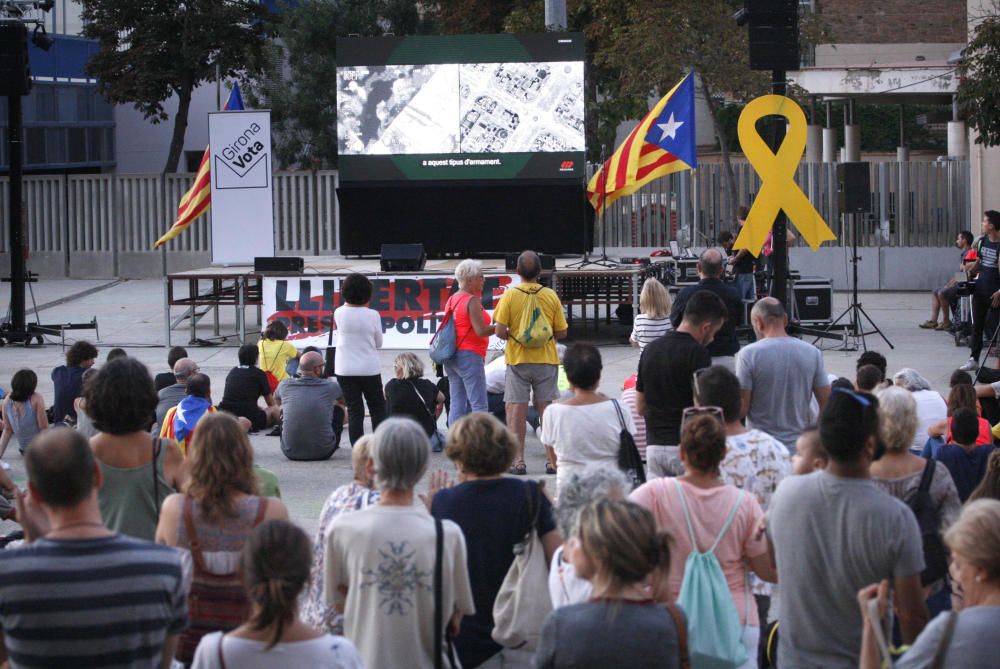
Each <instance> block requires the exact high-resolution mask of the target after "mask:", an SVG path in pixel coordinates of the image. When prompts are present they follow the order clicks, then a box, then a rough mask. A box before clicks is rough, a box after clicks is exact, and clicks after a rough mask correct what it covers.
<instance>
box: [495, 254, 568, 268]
mask: <svg viewBox="0 0 1000 669" xmlns="http://www.w3.org/2000/svg"><path fill="white" fill-rule="evenodd" d="M520 255H521V254H520V253H508V254H506V255H505V256H504V257H503V266H504V268H505V269H506V270H507V271H508V272H516V271H517V259H518V257H519V256H520ZM538 259H539V260H541V261H542V271H543V272H547V271H551V270H554V269H555V268H556V257H555V256H553V255H549V254H548V253H539V254H538Z"/></svg>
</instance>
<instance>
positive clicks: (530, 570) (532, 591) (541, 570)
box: [491, 483, 552, 651]
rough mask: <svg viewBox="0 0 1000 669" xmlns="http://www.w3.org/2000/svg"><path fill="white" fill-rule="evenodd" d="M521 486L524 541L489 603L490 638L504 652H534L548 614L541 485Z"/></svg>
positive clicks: (547, 577)
mask: <svg viewBox="0 0 1000 669" xmlns="http://www.w3.org/2000/svg"><path fill="white" fill-rule="evenodd" d="M531 490H532V486H531V484H530V483H525V492H526V493H527V495H528V514H529V518H531V521H530V522H529V524H528V531H527V533H526V534H525V535H524V540H523V541H521V542H520V543H517V544H515V545H514V548H513V550H514V561H513V562H512V563H511V565H510V569H508V570H507V575H506V576H505V577H504V579H503V583H502V584H501V585H500V591H499V592H498V593H497V598H496V600H495V601H494V603H493V632H492V634H491V636H492V637H493V640H494V641H496V642H497V643H498V644H500V645H501V646H504V647H505V648H516V649H521V650H527V651H533V650H535V649H537V648H538V641H539V639H540V638H541V634H542V623H544V622H545V618H546V616H548V615H549V613H551V612H552V599H551V597H550V596H549V585H548V581H549V573H548V572H549V570H548V564H547V563H546V561H545V549H544V548H543V547H542V540H541V539H540V538H539V536H538V514H539V511H540V510H541V500H540V499H538V497H539V496H540V495H542V491H541V484H537V485H536V486H535V490H536V491H537V492H536V493H535V496H534V497H533V496H532V494H531Z"/></svg>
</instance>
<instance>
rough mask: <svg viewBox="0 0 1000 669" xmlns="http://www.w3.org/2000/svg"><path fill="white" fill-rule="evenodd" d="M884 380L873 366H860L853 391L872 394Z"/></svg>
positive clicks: (881, 374)
mask: <svg viewBox="0 0 1000 669" xmlns="http://www.w3.org/2000/svg"><path fill="white" fill-rule="evenodd" d="M884 380H885V375H884V374H883V373H882V370H881V369H879V368H878V367H876V366H875V365H861V366H860V367H858V374H857V376H856V377H855V380H854V389H855V390H857V391H859V392H863V393H874V392H875V389H876V388H878V387H879V386H880V385H881V384H882V381H884Z"/></svg>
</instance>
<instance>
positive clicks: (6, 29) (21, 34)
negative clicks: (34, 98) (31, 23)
mask: <svg viewBox="0 0 1000 669" xmlns="http://www.w3.org/2000/svg"><path fill="white" fill-rule="evenodd" d="M29 92H31V68H30V67H29V65H28V28H27V27H26V26H24V25H23V24H21V23H0V95H19V96H20V95H27V94H28V93H29Z"/></svg>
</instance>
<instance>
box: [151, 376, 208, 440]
mask: <svg viewBox="0 0 1000 669" xmlns="http://www.w3.org/2000/svg"><path fill="white" fill-rule="evenodd" d="M198 371H199V368H198V363H197V362H195V361H194V360H192V359H191V358H181V359H180V360H178V361H177V362H175V363H174V383H173V384H171V385H169V386H167V387H166V388H164V389H162V390H160V391H159V392H158V393H157V396H158V397H159V398H160V401H159V402H158V403H157V405H156V427H154V432H156V433H158V430H159V427H160V426H162V425H163V418H164V416H166V415H167V412H168V411H170V410H171V409H173V408H174V407H175V406H177V405H178V404H180V402H181V400H182V399H184V398H185V397H186V396H187V382H188V378H189V377H190V376H191V375H192V374H197V373H198Z"/></svg>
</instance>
